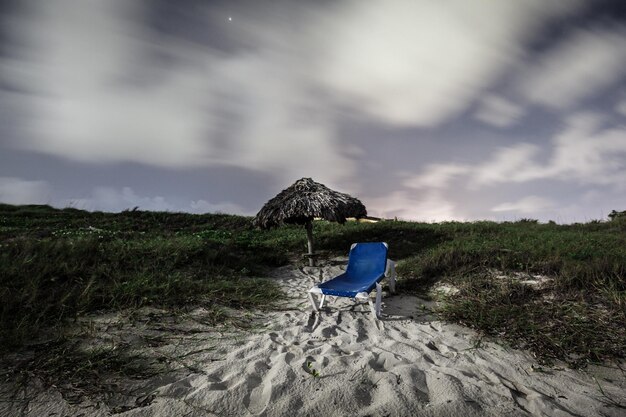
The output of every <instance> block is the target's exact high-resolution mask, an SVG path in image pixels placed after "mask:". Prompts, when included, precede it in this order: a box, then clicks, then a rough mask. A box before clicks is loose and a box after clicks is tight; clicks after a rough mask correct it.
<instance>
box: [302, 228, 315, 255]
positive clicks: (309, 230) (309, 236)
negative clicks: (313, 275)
mask: <svg viewBox="0 0 626 417" xmlns="http://www.w3.org/2000/svg"><path fill="white" fill-rule="evenodd" d="M304 227H305V228H306V239H307V246H308V249H309V256H308V258H309V266H315V258H314V257H313V223H311V221H308V222H307V223H306V225H305V226H304Z"/></svg>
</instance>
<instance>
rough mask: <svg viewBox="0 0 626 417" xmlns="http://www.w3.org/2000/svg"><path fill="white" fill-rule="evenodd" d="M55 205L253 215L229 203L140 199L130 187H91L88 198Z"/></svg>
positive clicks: (152, 197) (95, 208) (114, 210)
mask: <svg viewBox="0 0 626 417" xmlns="http://www.w3.org/2000/svg"><path fill="white" fill-rule="evenodd" d="M54 205H56V206H60V207H67V206H69V207H75V208H78V209H81V210H89V211H96V210H97V211H107V212H118V211H122V210H128V209H132V208H134V207H138V208H139V209H140V210H148V211H172V212H186V213H218V212H219V213H226V214H241V215H251V214H253V213H251V212H250V211H249V210H246V209H244V208H243V207H242V206H240V205H238V204H235V203H232V202H228V201H223V202H219V203H211V202H209V201H207V200H203V199H200V200H192V201H188V202H185V201H171V200H169V199H167V198H165V197H163V196H144V195H140V194H138V193H137V192H136V191H135V190H133V189H132V188H131V187H122V188H115V187H94V188H93V190H92V192H91V195H89V196H88V197H86V198H72V199H66V200H63V201H56V202H54Z"/></svg>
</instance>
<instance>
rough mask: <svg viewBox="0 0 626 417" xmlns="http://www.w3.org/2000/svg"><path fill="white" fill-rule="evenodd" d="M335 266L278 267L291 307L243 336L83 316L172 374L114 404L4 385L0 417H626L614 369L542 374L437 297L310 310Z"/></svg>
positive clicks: (116, 394)
mask: <svg viewBox="0 0 626 417" xmlns="http://www.w3.org/2000/svg"><path fill="white" fill-rule="evenodd" d="M343 268H345V259H334V260H332V261H326V262H325V263H324V264H323V265H322V267H319V268H312V267H294V266H285V267H281V268H278V269H276V270H275V271H274V273H273V274H272V278H271V279H273V280H276V282H277V283H278V284H279V285H280V287H281V288H282V289H283V290H284V292H285V293H286V294H287V298H286V300H285V302H284V303H283V304H282V305H281V307H280V309H278V310H273V311H262V312H254V313H251V314H249V316H248V318H247V320H249V322H250V323H251V326H250V327H249V328H248V329H236V328H235V329H233V328H229V327H228V326H220V327H217V328H216V327H211V326H207V325H203V324H202V309H198V310H194V311H193V312H191V313H190V314H189V315H188V316H187V317H186V318H184V319H179V318H178V319H177V318H170V319H168V320H165V321H164V320H161V319H159V318H158V317H159V315H158V314H155V313H154V312H150V311H144V312H143V313H136V314H139V316H140V318H139V319H137V318H136V317H135V320H134V321H132V323H131V322H130V321H128V320H127V319H125V318H124V317H123V316H120V315H118V314H111V315H108V316H101V317H90V318H88V320H90V326H91V328H92V329H94V330H93V331H94V332H95V333H94V334H95V335H94V340H98V342H97V343H104V344H106V343H122V342H123V343H125V345H126V346H128V345H133V344H135V345H133V346H136V349H138V350H142V351H143V352H144V353H147V354H149V355H150V354H152V355H156V356H159V357H163V358H169V359H168V360H169V361H170V362H169V363H170V368H169V371H168V372H163V373H159V374H157V375H154V376H151V377H148V378H144V379H132V380H131V379H124V378H120V377H118V379H116V380H115V381H110V382H111V384H110V387H114V389H113V388H111V393H110V394H108V395H100V396H96V397H94V396H88V395H86V396H76V397H72V398H71V399H68V396H67V394H64V395H62V394H63V390H59V389H58V388H57V387H46V386H43V385H41V384H37V383H35V382H31V383H30V384H29V385H28V386H25V387H22V388H20V389H19V390H16V389H15V387H14V386H12V385H11V381H6V382H5V383H4V384H3V385H2V397H3V398H4V401H3V402H2V403H0V415H2V416H18V415H20V416H32V417H40V416H42V417H43V416H82V417H90V416H108V415H121V416H133V417H139V416H142V417H148V416H154V417H166V416H283V415H292V416H296V415H303V416H314V415H325V416H416V415H419V416H440V417H444V416H615V417H618V416H624V415H626V408H624V406H626V377H625V374H624V372H623V371H621V370H620V369H619V367H618V366H617V365H614V364H607V365H606V366H589V367H588V368H586V369H584V370H573V369H569V368H567V367H566V366H564V365H560V364H554V365H551V366H548V365H541V364H539V363H538V362H537V361H536V360H535V358H533V357H532V356H531V355H530V354H529V353H527V352H524V351H520V350H515V349H512V348H510V347H508V346H506V345H504V344H502V343H499V342H498V341H497V340H493V339H486V338H483V337H481V336H480V335H479V334H477V333H476V332H474V331H473V330H471V329H469V328H466V327H463V326H460V325H455V324H450V323H444V322H441V321H440V320H438V319H437V317H436V316H435V315H433V314H432V312H431V310H432V308H433V306H434V304H433V302H432V301H426V300H422V299H420V298H418V297H415V296H409V295H392V294H388V293H385V296H384V297H383V309H382V311H383V314H384V316H383V317H382V319H381V320H378V321H376V320H374V319H373V317H372V313H371V312H370V309H369V306H368V305H367V304H365V303H363V304H357V303H354V302H353V301H352V300H350V299H345V298H337V299H335V298H333V297H331V298H329V301H328V303H327V305H326V306H325V307H324V309H323V310H322V311H321V312H320V313H319V314H317V315H315V314H313V313H312V310H311V307H310V304H309V302H308V299H307V297H306V292H307V290H308V289H309V288H310V287H311V286H313V285H314V284H315V283H317V282H319V280H320V279H323V280H325V279H329V278H331V277H333V276H335V275H337V274H339V273H341V271H342V269H343ZM142 314H143V315H142ZM86 320H87V319H86ZM125 320H126V321H125ZM146 340H153V341H154V340H158V341H159V343H153V346H150V345H149V344H147V343H146ZM92 343H93V342H92ZM622 369H623V367H622Z"/></svg>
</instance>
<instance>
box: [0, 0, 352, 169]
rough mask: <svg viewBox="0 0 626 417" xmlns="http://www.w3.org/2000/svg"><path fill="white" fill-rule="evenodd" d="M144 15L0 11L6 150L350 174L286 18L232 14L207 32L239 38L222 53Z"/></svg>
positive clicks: (118, 1) (89, 5)
mask: <svg viewBox="0 0 626 417" xmlns="http://www.w3.org/2000/svg"><path fill="white" fill-rule="evenodd" d="M211 7H217V6H211ZM200 9H202V8H200ZM151 12H152V10H150V8H149V4H148V3H138V2H133V3H132V4H131V3H130V2H126V1H123V0H113V1H104V0H102V1H90V2H72V1H67V0H59V1H50V2H44V3H41V4H37V5H34V6H33V7H30V8H24V9H23V10H21V12H20V13H17V14H15V15H14V16H13V17H12V18H7V21H8V22H9V23H10V25H9V33H10V35H11V36H10V38H11V39H16V40H18V42H15V43H10V44H9V45H8V47H9V48H12V49H11V52H12V53H11V54H9V55H10V56H13V58H8V57H3V58H2V61H0V74H2V75H3V76H4V77H5V78H6V79H7V80H8V82H10V83H11V85H13V86H15V88H17V89H19V90H21V91H26V92H27V93H25V94H15V95H13V97H12V98H11V104H12V111H13V112H14V113H17V114H18V115H19V116H21V117H19V118H15V119H14V120H15V123H16V124H18V126H17V127H18V128H19V130H20V133H21V135H20V139H19V140H17V141H15V142H14V146H16V147H19V148H22V149H27V150H31V151H36V152H42V153H47V154H52V155H56V156H61V157H64V158H68V159H72V160H78V161H83V162H88V163H117V162H137V163H141V164H147V165H156V166H160V167H167V168H177V169H185V168H189V167H198V166H215V165H225V166H236V167H244V168H246V169H252V170H255V169H256V170H260V171H264V172H271V173H272V174H273V175H274V176H276V177H278V178H289V179H290V180H293V178H294V177H299V176H303V175H307V176H316V177H317V178H319V179H320V180H325V181H341V180H342V179H345V178H347V177H348V176H349V174H350V173H351V172H352V170H353V169H354V165H353V164H352V162H351V161H350V160H349V159H348V158H346V157H345V156H344V155H343V153H342V152H341V149H340V148H339V146H338V144H337V142H338V139H337V137H336V133H335V129H334V127H333V126H332V125H331V114H330V113H329V111H328V107H329V106H328V105H327V103H318V102H317V101H316V100H315V99H313V95H312V94H311V89H312V88H313V86H314V85H315V83H316V82H315V80H313V79H311V75H310V72H309V71H307V65H308V62H307V60H301V59H299V57H297V56H294V51H297V50H298V48H299V46H298V45H299V44H301V42H302V40H300V39H299V38H298V36H291V37H289V36H286V34H285V30H288V25H286V23H285V22H283V21H281V20H276V21H268V20H267V19H266V20H265V21H264V22H262V24H260V23H258V22H255V21H254V20H252V18H246V17H241V18H238V19H237V21H236V22H235V21H233V22H232V23H233V27H231V28H228V29H225V28H214V30H223V31H226V30H229V31H231V33H239V35H238V36H239V37H241V39H243V40H245V42H247V43H248V44H249V45H248V46H249V47H247V48H243V49H241V50H239V49H237V50H235V51H233V52H232V53H225V52H224V51H221V50H218V49H215V48H212V47H210V46H207V45H204V44H198V43H194V42H190V41H188V40H186V39H185V38H184V37H181V36H175V35H172V34H165V33H160V32H158V31H155V30H154V29H151V28H149V27H148V26H146V24H145V22H146V20H147V19H148V17H149V14H150V13H151ZM235 24H236V25H237V26H234V25H235ZM232 31H236V32H232ZM252 35H254V36H252ZM318 88H319V87H318ZM5 104H6V103H5ZM20 120H22V121H24V122H23V123H20ZM320 161H324V165H321V164H320Z"/></svg>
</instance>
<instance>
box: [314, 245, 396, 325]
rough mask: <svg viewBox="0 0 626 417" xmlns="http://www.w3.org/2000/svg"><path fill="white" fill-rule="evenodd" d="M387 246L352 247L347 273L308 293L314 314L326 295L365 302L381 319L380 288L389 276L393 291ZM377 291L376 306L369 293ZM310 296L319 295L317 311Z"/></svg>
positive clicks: (322, 303)
mask: <svg viewBox="0 0 626 417" xmlns="http://www.w3.org/2000/svg"><path fill="white" fill-rule="evenodd" d="M387 249H388V245H387V244H386V243H385V242H374V243H354V244H352V246H351V247H350V255H349V258H348V267H347V269H346V272H344V273H343V274H341V275H339V276H337V277H335V278H332V279H330V280H328V281H326V282H323V283H321V284H317V285H315V286H314V287H313V288H311V289H310V290H309V300H310V301H311V305H312V306H313V309H314V310H315V311H319V309H320V308H322V307H323V306H324V300H325V299H326V296H327V295H332V296H335V297H349V298H354V299H355V301H356V300H359V301H367V302H368V303H369V305H370V308H371V309H372V313H374V317H375V318H377V319H378V318H380V305H381V296H382V287H381V285H380V282H381V281H382V280H383V279H384V278H385V277H386V276H388V277H389V278H390V285H389V287H390V289H391V291H392V292H393V291H394V290H395V278H396V276H395V263H394V262H393V261H388V259H387ZM374 288H376V305H374V304H373V303H372V300H371V298H370V296H369V293H370V292H371V291H372V290H373V289H374ZM313 294H317V295H321V297H322V299H321V301H320V304H319V307H318V306H317V303H316V302H315V299H314V298H313Z"/></svg>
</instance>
